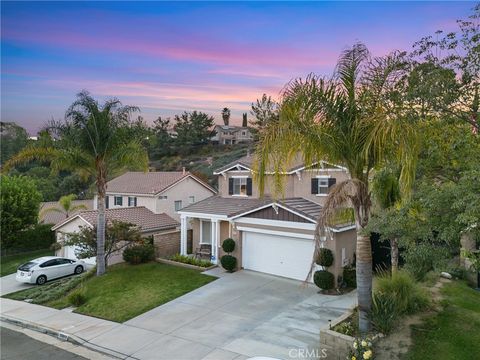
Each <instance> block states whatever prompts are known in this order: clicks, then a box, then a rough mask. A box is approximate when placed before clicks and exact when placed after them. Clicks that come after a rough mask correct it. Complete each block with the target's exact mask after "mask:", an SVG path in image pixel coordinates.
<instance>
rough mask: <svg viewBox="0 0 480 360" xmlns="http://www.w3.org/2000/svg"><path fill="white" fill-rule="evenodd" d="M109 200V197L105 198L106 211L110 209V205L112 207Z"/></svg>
mask: <svg viewBox="0 0 480 360" xmlns="http://www.w3.org/2000/svg"><path fill="white" fill-rule="evenodd" d="M109 198H110V196H108V195H107V196H105V208H106V209H108V207H109V205H110V204H109V202H108V199H109Z"/></svg>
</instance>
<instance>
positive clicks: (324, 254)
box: [316, 248, 333, 267]
mask: <svg viewBox="0 0 480 360" xmlns="http://www.w3.org/2000/svg"><path fill="white" fill-rule="evenodd" d="M316 263H317V265H320V266H324V267H329V266H332V264H333V253H332V250H330V249H327V248H320V252H319V254H318V257H317V261H316Z"/></svg>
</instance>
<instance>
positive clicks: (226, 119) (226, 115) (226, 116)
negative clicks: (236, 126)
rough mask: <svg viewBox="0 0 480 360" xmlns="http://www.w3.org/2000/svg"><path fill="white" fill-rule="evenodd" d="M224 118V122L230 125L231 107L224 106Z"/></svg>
mask: <svg viewBox="0 0 480 360" xmlns="http://www.w3.org/2000/svg"><path fill="white" fill-rule="evenodd" d="M222 119H223V123H224V124H225V125H227V126H228V124H229V123H230V109H229V108H223V109H222Z"/></svg>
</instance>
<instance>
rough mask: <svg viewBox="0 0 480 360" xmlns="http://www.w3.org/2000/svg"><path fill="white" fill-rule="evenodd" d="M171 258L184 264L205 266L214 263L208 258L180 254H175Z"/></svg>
mask: <svg viewBox="0 0 480 360" xmlns="http://www.w3.org/2000/svg"><path fill="white" fill-rule="evenodd" d="M170 260H172V261H176V262H179V263H182V264H189V265H195V266H200V267H205V268H206V267H210V266H212V265H213V264H212V263H211V262H210V261H208V260H201V259H196V258H194V257H193V256H187V255H180V254H175V255H173V256H172V257H170Z"/></svg>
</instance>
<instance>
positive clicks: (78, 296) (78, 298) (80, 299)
mask: <svg viewBox="0 0 480 360" xmlns="http://www.w3.org/2000/svg"><path fill="white" fill-rule="evenodd" d="M67 300H68V303H69V304H71V305H73V306H76V307H79V306H81V305H83V304H85V303H86V302H87V297H86V296H85V292H84V291H83V289H76V290H74V291H72V292H71V293H70V294H69V295H68V298H67Z"/></svg>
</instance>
